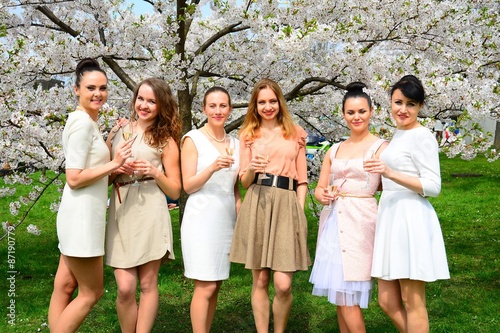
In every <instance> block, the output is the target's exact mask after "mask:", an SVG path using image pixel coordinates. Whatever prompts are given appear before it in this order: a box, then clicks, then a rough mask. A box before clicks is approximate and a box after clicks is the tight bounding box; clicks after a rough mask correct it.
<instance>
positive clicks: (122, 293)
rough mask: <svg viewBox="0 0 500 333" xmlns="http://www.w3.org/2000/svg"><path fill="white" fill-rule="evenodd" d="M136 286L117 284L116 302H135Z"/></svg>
mask: <svg viewBox="0 0 500 333" xmlns="http://www.w3.org/2000/svg"><path fill="white" fill-rule="evenodd" d="M135 293H136V285H135V284H131V283H119V284H118V290H117V293H116V294H117V295H116V299H117V301H118V302H126V301H129V300H131V299H133V300H135Z"/></svg>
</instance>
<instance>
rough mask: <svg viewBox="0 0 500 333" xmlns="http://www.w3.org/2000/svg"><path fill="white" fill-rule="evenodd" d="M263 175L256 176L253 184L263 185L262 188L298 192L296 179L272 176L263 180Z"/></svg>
mask: <svg viewBox="0 0 500 333" xmlns="http://www.w3.org/2000/svg"><path fill="white" fill-rule="evenodd" d="M261 175H262V174H261V173H257V174H255V178H254V179H253V184H257V185H262V186H271V187H278V188H282V189H285V190H290V191H297V186H298V182H297V180H296V179H293V178H290V177H284V176H276V175H270V174H268V175H267V176H268V177H269V178H268V179H262V178H261Z"/></svg>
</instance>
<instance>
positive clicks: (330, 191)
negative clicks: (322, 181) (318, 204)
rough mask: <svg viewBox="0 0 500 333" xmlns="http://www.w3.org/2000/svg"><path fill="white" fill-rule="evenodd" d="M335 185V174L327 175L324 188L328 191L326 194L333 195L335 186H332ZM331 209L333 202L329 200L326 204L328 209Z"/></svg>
mask: <svg viewBox="0 0 500 333" xmlns="http://www.w3.org/2000/svg"><path fill="white" fill-rule="evenodd" d="M334 183H335V174H333V173H331V174H329V175H328V186H327V187H326V190H327V191H328V194H330V195H334V194H336V193H337V185H334ZM332 208H333V200H330V202H329V203H328V209H332Z"/></svg>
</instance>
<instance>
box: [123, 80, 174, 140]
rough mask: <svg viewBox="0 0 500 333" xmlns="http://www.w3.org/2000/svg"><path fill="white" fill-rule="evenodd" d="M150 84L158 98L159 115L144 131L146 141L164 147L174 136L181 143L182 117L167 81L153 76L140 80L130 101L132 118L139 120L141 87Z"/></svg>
mask: <svg viewBox="0 0 500 333" xmlns="http://www.w3.org/2000/svg"><path fill="white" fill-rule="evenodd" d="M144 84H146V85H148V86H150V87H151V89H152V90H153V93H154V94H155V99H156V107H157V109H158V116H157V117H156V119H155V121H154V123H153V124H152V125H151V126H149V127H148V128H147V129H146V131H145V132H144V140H145V142H146V143H147V144H148V145H149V146H151V147H154V148H163V147H165V146H166V144H167V142H168V139H169V138H172V139H174V141H175V142H176V143H177V145H179V141H180V135H181V118H180V115H179V107H178V106H177V102H176V101H175V98H174V95H173V94H172V90H171V89H170V86H169V85H168V83H167V82H165V81H164V80H162V79H159V78H156V77H152V78H149V79H145V80H143V81H142V82H140V83H139V84H138V85H137V86H136V87H135V89H134V97H133V98H132V102H131V103H130V109H131V111H132V116H131V118H132V120H134V121H135V120H137V113H136V112H135V102H136V100H137V95H138V93H139V88H140V87H141V86H142V85H144Z"/></svg>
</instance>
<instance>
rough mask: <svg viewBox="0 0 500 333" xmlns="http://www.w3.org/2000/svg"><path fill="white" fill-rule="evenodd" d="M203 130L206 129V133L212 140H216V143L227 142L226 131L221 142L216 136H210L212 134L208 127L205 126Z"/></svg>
mask: <svg viewBox="0 0 500 333" xmlns="http://www.w3.org/2000/svg"><path fill="white" fill-rule="evenodd" d="M203 128H204V129H205V132H207V134H208V136H209V137H211V138H212V139H214V140H215V142H219V143H222V142H224V140H226V130H224V137H223V138H222V139H220V140H219V139H217V138H216V137H215V136H213V135H212V134H210V132H209V131H208V129H207V125H205V126H203Z"/></svg>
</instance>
